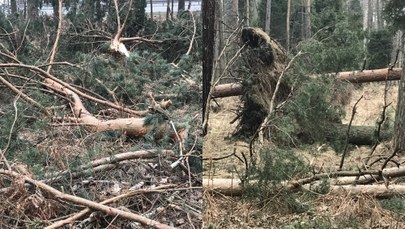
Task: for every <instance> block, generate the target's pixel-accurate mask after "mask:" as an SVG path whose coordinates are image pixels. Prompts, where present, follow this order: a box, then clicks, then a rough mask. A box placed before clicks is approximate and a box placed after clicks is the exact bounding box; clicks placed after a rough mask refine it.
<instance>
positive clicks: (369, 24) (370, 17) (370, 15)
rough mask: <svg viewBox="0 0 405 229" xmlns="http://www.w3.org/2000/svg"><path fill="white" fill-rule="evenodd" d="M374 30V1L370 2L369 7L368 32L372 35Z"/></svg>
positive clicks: (370, 0) (369, 0)
mask: <svg viewBox="0 0 405 229" xmlns="http://www.w3.org/2000/svg"><path fill="white" fill-rule="evenodd" d="M372 28H373V0H368V5H367V31H368V33H370V31H371V29H372Z"/></svg>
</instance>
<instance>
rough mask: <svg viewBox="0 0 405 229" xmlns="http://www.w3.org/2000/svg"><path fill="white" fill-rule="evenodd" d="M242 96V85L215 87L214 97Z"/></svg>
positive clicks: (231, 84) (227, 84)
mask: <svg viewBox="0 0 405 229" xmlns="http://www.w3.org/2000/svg"><path fill="white" fill-rule="evenodd" d="M242 94H243V86H242V84H241V83H226V84H220V85H218V86H216V87H214V90H213V92H212V97H213V98H223V97H230V96H237V95H242Z"/></svg>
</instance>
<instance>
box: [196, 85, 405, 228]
mask: <svg viewBox="0 0 405 229" xmlns="http://www.w3.org/2000/svg"><path fill="white" fill-rule="evenodd" d="M384 87H385V86H384V84H383V83H370V84H363V85H361V86H360V87H358V86H355V87H351V88H350V90H352V91H351V92H350V93H347V94H348V95H350V98H347V97H345V98H344V99H343V100H344V101H345V103H346V105H345V111H346V117H345V118H344V120H343V122H344V123H348V122H349V119H350V116H351V112H352V106H353V105H354V103H355V102H356V101H357V99H358V98H359V97H360V96H361V95H363V96H364V98H363V100H362V101H361V102H360V103H359V104H358V108H357V114H356V116H355V118H354V120H353V125H375V124H376V121H377V119H378V118H379V117H380V115H381V110H382V107H383V104H384V100H383V98H384ZM396 98H397V85H395V84H392V83H391V84H390V86H389V90H388V93H387V103H392V104H391V106H390V107H389V108H388V110H387V112H388V116H389V119H390V120H391V121H392V122H393V120H394V116H395V106H396ZM217 101H218V103H219V105H220V111H219V112H217V113H212V114H211V115H210V121H209V132H208V135H207V136H206V138H205V141H204V158H217V157H222V156H224V155H228V154H231V153H232V152H233V150H236V153H237V154H239V155H240V153H241V152H245V153H248V144H247V143H245V142H241V141H236V142H235V141H231V140H228V139H227V137H228V136H230V134H232V132H233V130H234V128H235V126H236V123H234V124H232V125H230V124H229V122H230V121H231V120H232V119H233V118H234V117H235V116H236V115H235V114H234V112H232V111H233V110H234V109H236V108H237V105H238V104H239V102H240V101H239V99H238V98H237V97H230V98H224V99H218V100H217ZM388 148H389V143H387V144H381V145H380V146H379V147H378V148H377V150H376V153H375V155H378V154H387V153H388V152H389V151H388V150H387V149H388ZM370 150H371V149H370V147H368V146H361V147H352V148H350V152H349V153H348V156H347V158H346V160H345V168H357V167H358V166H361V165H362V163H363V161H364V159H365V158H366V157H367V155H368V153H369V152H370ZM298 153H299V155H301V157H302V158H303V159H304V160H305V161H307V162H308V164H310V165H311V166H313V167H314V168H318V169H319V168H322V169H325V170H328V169H333V168H336V167H337V166H338V165H339V161H340V158H341V156H339V155H337V154H336V153H335V151H333V149H331V148H330V147H328V146H327V145H314V146H312V147H309V148H307V149H305V150H303V149H301V150H298ZM235 168H237V169H239V170H242V169H243V168H244V165H243V163H241V162H240V161H239V160H237V158H236V157H230V158H226V159H224V160H220V161H210V160H206V161H205V162H204V178H205V179H207V178H213V177H222V178H234V177H236V176H237V174H236V172H235ZM281 197H282V196H281ZM278 198H280V197H270V198H269V199H270V200H272V201H268V203H265V204H264V205H263V201H258V200H251V199H249V200H248V199H243V198H240V197H229V196H223V195H221V194H212V193H208V192H205V193H204V209H205V213H204V219H203V221H204V224H205V226H206V227H207V226H213V228H281V227H282V226H286V225H296V226H298V225H300V226H301V227H299V228H405V224H404V223H403V222H400V221H398V218H397V217H396V215H395V214H394V213H392V212H391V211H389V210H386V209H383V208H382V207H381V205H380V203H379V201H377V200H376V199H374V198H371V197H369V196H356V197H353V196H350V195H347V194H346V195H345V194H342V195H341V196H332V195H319V196H318V197H316V196H315V197H312V198H311V201H310V202H308V203H307V204H309V205H310V210H309V211H306V212H304V213H302V214H296V213H294V212H293V211H292V210H291V208H289V207H288V206H285V202H284V204H283V201H282V199H278ZM266 199H267V198H266ZM297 201H307V198H304V197H301V196H298V197H297ZM275 209H276V211H275ZM350 220H352V221H353V222H352V224H351V223H350ZM357 221H358V222H357ZM311 222H317V223H318V226H314V225H313V224H311ZM315 225H316V224H315ZM345 225H346V226H345ZM356 225H357V226H356ZM322 226H324V227H322ZM342 226H345V227H342Z"/></svg>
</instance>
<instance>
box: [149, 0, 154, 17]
mask: <svg viewBox="0 0 405 229" xmlns="http://www.w3.org/2000/svg"><path fill="white" fill-rule="evenodd" d="M149 5H150V19H152V20H153V0H150V1H149Z"/></svg>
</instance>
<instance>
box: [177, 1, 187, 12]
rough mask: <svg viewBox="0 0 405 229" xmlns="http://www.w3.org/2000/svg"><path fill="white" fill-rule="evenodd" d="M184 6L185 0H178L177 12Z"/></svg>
mask: <svg viewBox="0 0 405 229" xmlns="http://www.w3.org/2000/svg"><path fill="white" fill-rule="evenodd" d="M185 8H186V1H185V0H179V8H178V9H179V10H178V12H180V11H181V10H184V9H185Z"/></svg>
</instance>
